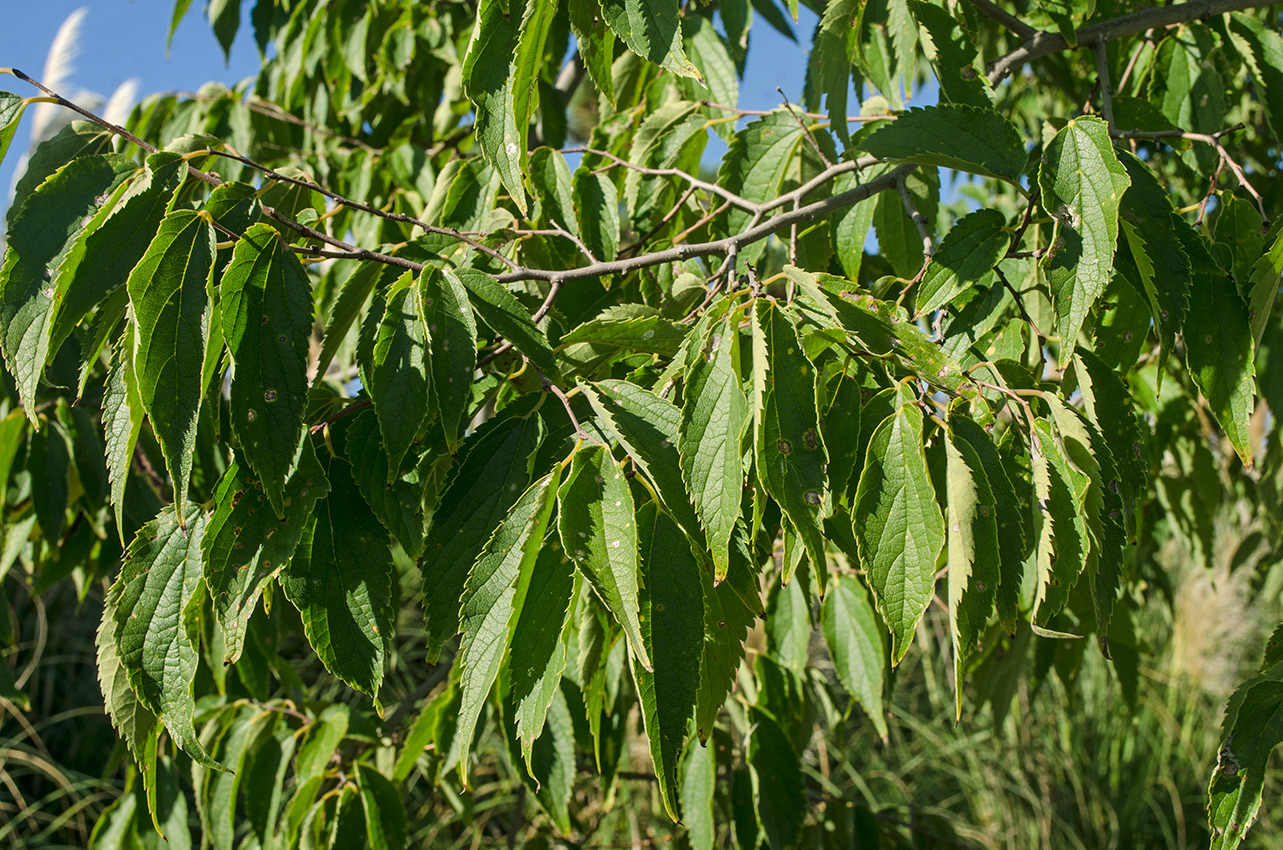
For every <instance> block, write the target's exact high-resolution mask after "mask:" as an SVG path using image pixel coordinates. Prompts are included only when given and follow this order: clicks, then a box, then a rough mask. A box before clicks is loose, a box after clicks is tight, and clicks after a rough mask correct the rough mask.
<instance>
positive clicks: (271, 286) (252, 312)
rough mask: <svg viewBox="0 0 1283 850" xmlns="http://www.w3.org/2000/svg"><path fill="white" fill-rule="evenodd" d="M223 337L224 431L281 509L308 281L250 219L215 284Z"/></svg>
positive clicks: (300, 398) (296, 420)
mask: <svg viewBox="0 0 1283 850" xmlns="http://www.w3.org/2000/svg"><path fill="white" fill-rule="evenodd" d="M220 290H221V297H222V311H223V336H224V337H225V338H226V340H227V347H228V349H229V350H230V351H231V355H232V363H233V364H234V366H233V372H232V387H231V413H230V417H231V422H232V433H233V434H234V435H235V436H236V439H237V441H239V443H240V447H241V451H242V452H244V454H245V460H246V462H247V463H248V464H249V466H250V468H251V469H253V470H254V472H255V473H257V474H258V479H259V481H260V482H261V483H262V485H263V490H264V492H265V493H266V494H267V500H268V503H269V504H270V505H271V508H272V511H273V512H274V513H275V514H276V515H277V516H278V517H282V516H284V515H285V513H284V511H285V507H284V504H283V499H284V489H285V479H286V476H287V475H289V472H290V467H291V466H292V465H293V463H294V457H295V454H296V449H297V448H298V444H299V440H300V438H301V436H302V434H303V414H304V411H305V410H306V407H307V356H308V339H309V338H310V337H311V335H312V287H311V284H310V282H309V281H308V278H307V272H305V271H304V270H303V266H302V264H301V263H299V261H298V258H297V257H296V256H295V255H294V253H293V252H292V251H290V250H288V249H287V248H286V247H285V245H283V244H282V242H281V237H280V234H278V233H277V232H276V230H275V229H273V228H272V227H270V226H269V225H266V224H255V225H253V226H252V227H250V229H249V230H247V231H245V233H244V235H242V236H241V238H240V239H239V240H238V241H237V243H236V248H235V250H234V251H233V253H232V261H231V264H230V265H228V267H227V270H226V271H225V272H223V282H222V285H221V287H220Z"/></svg>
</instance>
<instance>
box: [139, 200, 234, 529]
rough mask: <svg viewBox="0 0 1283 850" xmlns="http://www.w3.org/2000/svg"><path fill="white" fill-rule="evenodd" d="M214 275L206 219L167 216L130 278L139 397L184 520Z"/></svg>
mask: <svg viewBox="0 0 1283 850" xmlns="http://www.w3.org/2000/svg"><path fill="white" fill-rule="evenodd" d="M213 270H214V228H213V227H211V226H210V225H209V223H208V222H207V221H206V220H205V219H203V218H202V217H201V216H200V215H199V214H197V213H194V212H191V211H190V210H175V211H174V212H171V213H169V214H168V215H166V216H165V219H164V221H162V222H161V225H160V231H159V232H158V233H157V234H156V237H155V238H154V239H153V240H152V243H151V245H150V246H148V248H147V253H145V254H144V255H143V258H142V259H141V260H139V261H138V265H137V266H135V267H134V270H133V271H132V272H130V275H129V283H128V285H129V302H130V304H131V305H132V306H133V311H134V318H135V319H136V321H137V328H138V330H137V340H136V343H135V350H134V370H135V373H136V374H137V376H138V395H139V398H140V399H141V400H142V404H143V410H145V411H146V412H147V418H148V419H150V420H151V424H152V430H154V431H155V432H156V439H157V440H158V441H159V442H160V448H161V451H162V452H163V453H164V456H165V466H166V467H167V468H168V469H169V474H170V477H171V478H172V479H173V481H174V504H175V506H176V507H175V510H176V511H178V512H179V519H180V521H181V519H182V513H181V512H182V511H183V509H184V508H183V506H184V505H185V503H186V500H187V485H188V482H189V481H190V479H191V471H192V456H193V454H194V453H195V444H196V417H197V414H198V413H199V411H200V400H201V395H202V394H203V390H204V387H203V386H202V384H201V367H202V365H203V362H204V353H205V339H206V335H207V334H208V333H209V317H210V299H209V292H208V289H207V287H208V285H209V282H210V277H211V275H212V273H213Z"/></svg>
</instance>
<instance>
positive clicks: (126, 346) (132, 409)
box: [102, 322, 143, 543]
mask: <svg viewBox="0 0 1283 850" xmlns="http://www.w3.org/2000/svg"><path fill="white" fill-rule="evenodd" d="M142 424H143V400H142V397H141V396H140V395H139V394H138V376H137V375H136V374H135V373H134V325H133V323H132V322H130V323H128V324H126V325H125V330H124V333H122V334H121V337H120V342H119V343H118V344H117V346H116V352H115V355H114V356H113V357H112V364H111V371H110V372H109V373H108V376H107V386H106V388H105V390H104V392H103V399H102V427H103V437H104V439H105V442H106V450H107V451H106V460H107V478H108V480H109V481H110V482H111V503H112V504H113V505H114V506H115V509H116V530H117V531H118V532H119V534H120V542H121V543H124V542H125V485H126V484H127V483H128V482H129V467H130V464H132V463H133V460H134V446H135V445H137V443H138V432H139V431H140V430H141V429H142Z"/></svg>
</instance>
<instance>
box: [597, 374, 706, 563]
mask: <svg viewBox="0 0 1283 850" xmlns="http://www.w3.org/2000/svg"><path fill="white" fill-rule="evenodd" d="M579 386H580V389H581V390H582V392H583V394H584V397H585V398H587V399H588V402H589V403H590V404H591V405H592V409H593V412H594V413H596V414H597V419H598V423H599V424H600V425H601V426H602V427H603V428H604V429H605V430H606V432H607V433H608V434H610V435H611V436H612V437H614V438H615V439H616V440H617V441H618V442H619V444H620V445H621V446H622V447H623V449H624V451H626V452H628V456H629V457H630V458H632V460H633V463H635V464H636V465H637V468H638V469H640V470H641V472H642V474H643V475H645V476H646V477H647V478H648V479H650V482H651V484H653V485H654V488H655V493H656V495H658V496H659V500H660V504H661V505H663V507H664V510H665V511H667V512H668V514H669V515H670V516H672V518H673V519H674V520H676V521H677V524H678V525H679V526H681V528H682V530H683V531H684V532H686V535H687V536H688V537H690V538H691V540H693V541H695V542H696V544H697V545H698V546H699V547H700V548H703V539H704V532H703V530H702V529H701V528H700V524H699V520H698V519H697V518H696V516H695V509H694V508H693V507H691V502H690V496H689V495H688V494H687V493H686V485H685V484H684V483H683V482H682V473H681V456H680V455H679V454H678V451H677V440H678V434H679V433H680V431H681V418H682V412H681V411H680V410H678V409H677V407H676V406H674V405H673V403H672V402H670V401H668V400H667V399H662V398H660V397H659V396H657V395H655V394H654V393H651V392H649V391H647V390H644V389H642V388H641V387H639V386H637V385H636V384H630V383H628V382H627V381H602V382H601V383H600V384H597V385H595V388H594V386H592V385H589V384H580V385H579Z"/></svg>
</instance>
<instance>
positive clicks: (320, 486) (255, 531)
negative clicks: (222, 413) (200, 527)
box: [201, 440, 330, 663]
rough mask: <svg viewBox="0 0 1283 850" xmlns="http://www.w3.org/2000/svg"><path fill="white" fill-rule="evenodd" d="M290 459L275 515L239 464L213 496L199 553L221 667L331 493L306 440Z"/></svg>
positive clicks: (235, 654) (233, 655)
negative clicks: (219, 638) (220, 643)
mask: <svg viewBox="0 0 1283 850" xmlns="http://www.w3.org/2000/svg"><path fill="white" fill-rule="evenodd" d="M292 460H293V463H292V470H291V472H290V474H289V478H288V480H287V481H286V483H285V486H284V488H282V506H283V512H282V513H281V514H279V515H277V514H275V512H274V511H272V510H271V506H270V504H269V503H268V501H267V499H266V497H265V494H264V491H265V489H266V488H265V487H263V485H262V481H261V479H258V478H256V477H255V476H254V474H253V473H252V471H251V470H250V469H249V468H247V466H246V465H242V464H241V463H232V464H231V465H229V466H228V467H227V471H226V472H224V473H223V477H222V478H221V479H220V480H219V483H218V489H217V490H216V491H215V492H214V513H213V514H212V515H211V516H210V519H209V524H208V525H207V526H206V527H205V536H204V540H203V542H202V544H201V551H202V554H203V556H204V562H205V583H206V584H207V585H208V587H209V592H210V594H211V596H212V599H213V607H214V614H215V616H216V617H217V618H218V624H219V626H220V627H221V628H222V630H223V640H224V642H225V650H224V652H225V654H224V657H223V662H224V663H232V662H235V661H237V660H238V659H239V658H240V656H241V652H242V650H243V649H244V646H245V637H246V632H245V630H246V627H247V625H248V623H249V618H250V615H252V614H253V613H254V606H255V604H256V603H257V602H258V599H259V596H260V595H261V594H262V593H263V589H264V588H265V587H266V586H267V584H268V583H269V582H270V581H271V580H272V578H273V577H274V576H277V575H279V574H280V573H281V571H282V570H284V569H285V566H286V564H288V563H289V562H290V559H291V558H292V557H294V552H295V550H296V549H297V548H298V544H299V541H300V539H301V538H302V536H303V533H304V531H305V530H306V529H307V525H308V520H309V519H310V517H311V516H312V513H313V511H314V510H315V508H316V503H317V502H319V501H320V500H321V499H322V498H324V497H325V496H326V494H328V493H329V491H330V484H329V480H328V479H327V478H326V476H325V470H324V469H323V468H322V467H321V463H320V461H319V460H318V459H317V457H316V451H315V450H314V449H313V448H312V441H311V440H303V441H302V443H301V445H300V446H299V448H298V451H297V453H296V456H295V458H293V459H292Z"/></svg>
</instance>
